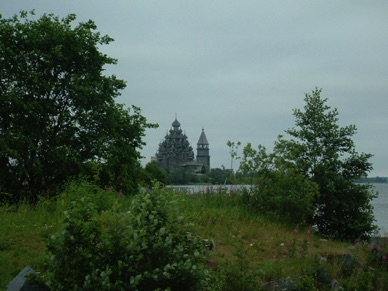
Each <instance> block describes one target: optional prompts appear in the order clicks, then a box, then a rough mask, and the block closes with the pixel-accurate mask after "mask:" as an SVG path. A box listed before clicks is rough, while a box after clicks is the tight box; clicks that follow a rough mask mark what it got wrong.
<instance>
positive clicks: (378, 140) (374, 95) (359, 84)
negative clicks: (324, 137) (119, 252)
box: [0, 0, 388, 176]
mask: <svg viewBox="0 0 388 291" xmlns="http://www.w3.org/2000/svg"><path fill="white" fill-rule="evenodd" d="M0 8H1V11H2V14H3V16H4V17H9V16H12V15H13V14H15V13H17V12H18V11H20V10H31V9H33V8H35V9H36V13H37V17H38V16H39V15H41V14H42V13H44V12H48V13H50V12H52V13H54V14H57V15H60V16H65V15H67V14H68V13H76V14H77V15H78V20H79V21H86V20H88V19H92V20H94V21H95V22H96V24H97V26H98V30H99V31H100V32H101V33H102V34H108V35H110V36H112V37H113V38H114V39H115V42H114V43H112V44H110V45H109V46H106V47H103V48H102V50H103V51H104V52H106V53H107V54H108V55H109V56H112V57H115V58H117V59H118V61H119V63H118V65H117V66H114V67H109V68H107V73H109V74H113V73H114V74H116V75H117V76H118V77H119V78H122V79H124V80H126V81H127V88H126V89H125V90H124V91H123V94H122V96H121V97H120V98H119V102H121V103H125V104H126V105H128V106H129V105H131V104H135V105H137V106H140V107H141V108H142V111H143V114H144V115H145V116H146V117H147V118H148V119H149V121H151V122H157V123H159V124H160V127H159V128H158V129H156V130H155V129H154V130H148V131H147V136H146V138H145V140H146V142H147V146H146V147H145V148H144V150H143V155H144V156H145V157H146V159H145V162H147V161H149V159H150V157H151V155H153V154H154V153H155V151H156V150H157V145H158V143H159V142H160V141H161V140H162V139H163V138H164V135H165V133H166V130H168V129H169V128H170V125H171V123H172V121H173V120H174V117H175V112H177V113H178V119H179V121H180V122H181V124H182V129H183V130H185V131H186V133H187V135H188V136H189V139H190V142H191V143H192V145H194V146H195V144H196V142H197V140H198V138H199V135H200V133H201V129H202V127H204V128H205V132H206V135H207V137H208V140H209V142H210V149H211V156H212V157H211V159H212V166H213V167H219V166H221V165H225V166H228V165H229V163H230V161H229V155H228V148H227V146H226V141H227V140H233V141H237V140H240V141H242V142H243V143H246V142H252V143H253V144H255V145H257V144H263V145H265V146H267V147H268V148H269V149H271V148H272V144H273V142H274V141H275V140H276V137H277V135H278V134H281V133H283V132H284V130H285V129H287V128H289V127H292V126H293V122H294V119H293V116H292V109H293V108H301V107H303V105H304V104H303V98H304V93H305V92H310V91H311V90H312V89H314V88H315V87H316V86H317V87H321V88H323V97H326V98H328V99H329V101H328V103H329V105H330V106H332V107H337V108H338V110H339V113H340V115H339V118H340V123H341V125H348V124H356V125H357V127H358V133H357V135H356V136H355V137H354V140H355V141H356V145H357V149H358V150H359V151H363V152H368V153H373V154H375V157H374V158H373V160H372V162H373V164H374V168H375V170H374V171H373V172H372V173H371V175H379V176H383V175H385V176H388V157H387V146H386V145H387V143H388V136H387V135H386V131H387V129H386V127H387V122H388V117H387V114H386V112H387V109H388V108H387V107H388V106H387V101H386V97H387V96H386V92H387V89H388V82H387V79H388V57H387V49H388V38H387V37H386V30H387V27H388V18H387V17H386V12H387V11H388V2H386V1H383V0H376V1H373V3H372V2H368V3H367V2H363V1H340V2H339V1H334V0H330V1H302V0H298V1H276V0H275V1H226V0H224V1H203V0H198V1H192V2H187V1H185V2H183V1H177V0H169V1H124V0H121V1H111V2H108V1H102V0H97V1H96V0H93V1H91V0H85V1H79V2H75V1H64V0H62V1H60V0H58V1H50V2H49V1H43V0H35V1H22V0H16V1H15V0H13V1H3V2H1V3H0Z"/></svg>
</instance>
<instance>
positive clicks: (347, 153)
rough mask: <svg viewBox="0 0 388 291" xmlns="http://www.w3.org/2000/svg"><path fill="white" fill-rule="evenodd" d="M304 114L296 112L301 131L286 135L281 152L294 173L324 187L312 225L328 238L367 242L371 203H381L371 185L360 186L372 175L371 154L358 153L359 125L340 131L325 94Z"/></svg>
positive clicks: (312, 99)
mask: <svg viewBox="0 0 388 291" xmlns="http://www.w3.org/2000/svg"><path fill="white" fill-rule="evenodd" d="M305 102H306V104H305V106H304V111H301V110H299V109H295V110H294V116H295V118H296V121H295V125H296V128H291V129H288V130H286V133H287V134H289V135H290V137H291V139H290V140H286V139H285V138H283V137H282V136H280V137H279V140H278V141H277V142H276V144H275V152H276V153H277V154H278V155H280V156H281V157H282V158H283V160H284V161H285V162H286V163H287V164H288V166H289V167H292V168H294V169H295V170H296V171H297V172H298V173H300V174H302V175H304V176H305V177H306V178H309V179H310V180H311V181H312V182H314V183H316V184H317V185H318V187H319V195H318V196H316V197H315V200H314V206H315V212H314V215H313V216H312V217H311V219H310V223H311V224H312V225H316V226H317V228H318V231H319V232H320V233H321V234H323V235H326V236H328V237H333V238H338V239H344V240H354V239H357V238H366V237H367V236H368V235H370V234H371V233H372V232H373V230H374V229H375V226H374V225H373V221H374V217H373V211H372V210H373V209H372V206H371V204H370V202H371V200H372V199H373V198H374V197H376V195H375V193H374V192H373V191H372V190H371V187H372V186H371V185H360V184H356V183H355V182H356V181H357V180H358V179H359V178H361V177H364V176H367V173H368V172H369V171H370V170H371V169H372V165H371V163H370V162H369V161H368V160H369V159H370V157H371V156H372V155H371V154H366V153H361V154H360V153H357V152H356V150H355V145H354V142H353V140H352V138H351V137H352V136H353V135H354V134H355V132H356V126H355V125H349V126H345V127H340V126H339V125H338V124H337V123H338V117H337V116H338V111H337V109H331V108H330V106H328V105H327V104H326V102H327V99H324V98H321V90H320V89H315V90H314V91H312V93H311V94H306V96H305Z"/></svg>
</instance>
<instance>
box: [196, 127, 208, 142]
mask: <svg viewBox="0 0 388 291" xmlns="http://www.w3.org/2000/svg"><path fill="white" fill-rule="evenodd" d="M197 144H202V145H209V142H208V141H207V138H206V135H205V130H204V129H203V128H202V132H201V136H200V137H199V140H198V143H197Z"/></svg>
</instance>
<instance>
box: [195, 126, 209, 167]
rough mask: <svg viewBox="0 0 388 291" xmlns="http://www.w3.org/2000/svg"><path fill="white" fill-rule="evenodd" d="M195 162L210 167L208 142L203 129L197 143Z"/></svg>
mask: <svg viewBox="0 0 388 291" xmlns="http://www.w3.org/2000/svg"><path fill="white" fill-rule="evenodd" d="M196 161H197V163H198V164H203V165H205V166H208V167H210V155H209V142H208V141H207V138H206V134H205V130H204V129H203V128H202V132H201V135H200V137H199V140H198V143H197V160H196Z"/></svg>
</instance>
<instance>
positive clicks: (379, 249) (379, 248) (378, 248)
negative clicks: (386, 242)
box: [377, 245, 383, 253]
mask: <svg viewBox="0 0 388 291" xmlns="http://www.w3.org/2000/svg"><path fill="white" fill-rule="evenodd" d="M382 250H383V249H382V247H381V245H378V246H377V252H378V253H381V251H382Z"/></svg>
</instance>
